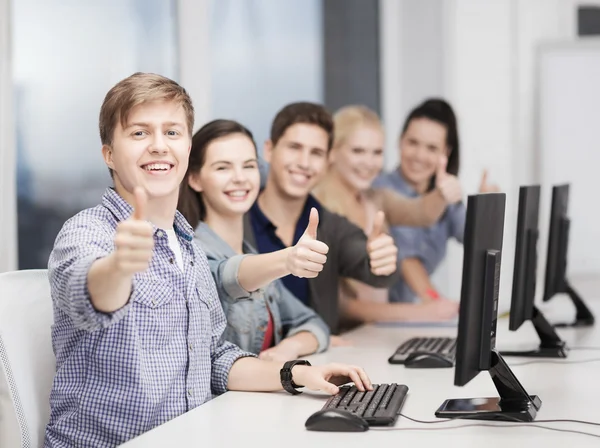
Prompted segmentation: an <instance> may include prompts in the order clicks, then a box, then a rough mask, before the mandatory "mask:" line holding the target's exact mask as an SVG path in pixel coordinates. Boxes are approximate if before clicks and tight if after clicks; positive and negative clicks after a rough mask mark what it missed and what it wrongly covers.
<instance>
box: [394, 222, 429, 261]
mask: <svg viewBox="0 0 600 448" xmlns="http://www.w3.org/2000/svg"><path fill="white" fill-rule="evenodd" d="M390 233H391V235H392V237H393V238H394V241H395V243H396V247H398V262H402V261H403V260H405V259H407V258H418V259H420V260H422V257H423V254H422V251H421V250H420V246H421V243H422V241H423V230H422V229H420V228H418V227H392V228H391V231H390Z"/></svg>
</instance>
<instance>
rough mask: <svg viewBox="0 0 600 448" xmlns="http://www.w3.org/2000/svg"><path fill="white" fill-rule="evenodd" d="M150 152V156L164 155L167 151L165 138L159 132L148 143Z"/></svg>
mask: <svg viewBox="0 0 600 448" xmlns="http://www.w3.org/2000/svg"><path fill="white" fill-rule="evenodd" d="M149 149H150V152H151V153H152V154H166V153H167V151H168V150H169V147H168V145H167V141H166V139H165V136H164V135H163V134H162V133H161V132H156V133H155V134H154V137H153V138H152V141H151V142H150V148H149Z"/></svg>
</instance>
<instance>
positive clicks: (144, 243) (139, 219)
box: [114, 187, 154, 276]
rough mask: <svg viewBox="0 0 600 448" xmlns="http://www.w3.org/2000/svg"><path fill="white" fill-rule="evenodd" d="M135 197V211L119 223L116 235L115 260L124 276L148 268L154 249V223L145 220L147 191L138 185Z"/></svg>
mask: <svg viewBox="0 0 600 448" xmlns="http://www.w3.org/2000/svg"><path fill="white" fill-rule="evenodd" d="M134 197H135V203H134V206H133V213H132V214H131V216H130V217H129V218H128V219H127V220H125V221H121V222H120V223H119V224H118V225H117V233H116V235H115V252H114V262H115V266H116V268H117V270H118V271H119V272H120V273H121V274H123V275H124V276H133V274H136V273H138V272H143V271H145V270H146V269H148V265H149V264H150V259H151V258H152V251H153V249H154V237H153V230H152V225H151V224H150V223H149V222H148V221H145V220H144V218H145V212H146V203H147V201H148V198H147V196H146V192H145V191H144V190H143V189H142V188H141V187H137V188H136V189H135V190H134Z"/></svg>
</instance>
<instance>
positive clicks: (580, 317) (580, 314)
mask: <svg viewBox="0 0 600 448" xmlns="http://www.w3.org/2000/svg"><path fill="white" fill-rule="evenodd" d="M565 292H566V293H567V294H568V295H569V297H570V298H571V301H572V302H573V305H575V310H576V314H575V321H574V322H571V323H566V322H563V323H558V324H554V326H555V327H558V328H566V327H591V326H592V325H594V321H595V319H594V315H593V314H592V311H591V310H590V309H589V308H588V307H587V305H586V304H585V302H584V301H583V299H582V298H581V297H580V296H579V294H578V293H577V291H575V289H573V287H572V286H571V284H570V283H569V281H568V280H567V279H565Z"/></svg>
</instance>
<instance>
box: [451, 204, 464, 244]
mask: <svg viewBox="0 0 600 448" xmlns="http://www.w3.org/2000/svg"><path fill="white" fill-rule="evenodd" d="M449 214H450V216H449V218H450V219H449V223H450V236H452V237H454V238H456V240H457V241H458V242H459V243H461V244H462V243H463V241H464V236H465V221H466V219H467V210H466V208H465V205H464V204H463V203H462V202H461V203H460V204H456V205H454V206H452V207H451V208H450V209H449Z"/></svg>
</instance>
